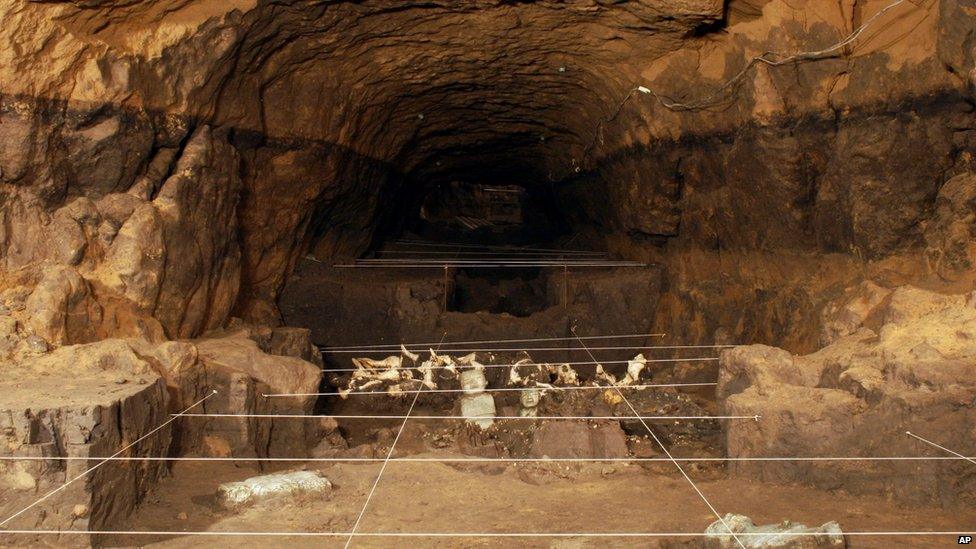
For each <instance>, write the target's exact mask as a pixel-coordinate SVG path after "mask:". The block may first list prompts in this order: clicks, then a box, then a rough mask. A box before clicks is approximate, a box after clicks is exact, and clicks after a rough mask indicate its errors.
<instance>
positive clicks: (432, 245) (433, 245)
mask: <svg viewBox="0 0 976 549" xmlns="http://www.w3.org/2000/svg"><path fill="white" fill-rule="evenodd" d="M394 244H401V245H405V246H419V247H421V248H460V249H477V250H520V251H530V252H566V253H574V254H601V253H605V252H598V251H592V250H560V249H559V248H533V247H528V246H504V245H497V244H496V245H492V244H464V243H460V242H428V241H425V240H418V239H412V240H398V241H396V242H395V243H394Z"/></svg>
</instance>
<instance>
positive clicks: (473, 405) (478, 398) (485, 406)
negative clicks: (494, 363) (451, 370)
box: [460, 363, 495, 429]
mask: <svg viewBox="0 0 976 549" xmlns="http://www.w3.org/2000/svg"><path fill="white" fill-rule="evenodd" d="M476 364H477V363H476ZM479 366H480V365H479ZM460 381H461V389H462V390H463V391H464V396H462V397H461V415H462V416H464V417H466V418H468V419H466V420H465V421H467V422H468V423H470V424H472V425H477V426H478V427H481V428H482V429H487V428H489V427H491V426H492V424H494V419H493V418H494V417H495V399H494V397H492V396H491V395H489V394H486V393H485V387H487V386H488V380H487V379H485V371H484V367H480V368H475V369H472V370H465V371H464V372H461V376H460Z"/></svg>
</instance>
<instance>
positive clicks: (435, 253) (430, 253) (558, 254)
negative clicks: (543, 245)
mask: <svg viewBox="0 0 976 549" xmlns="http://www.w3.org/2000/svg"><path fill="white" fill-rule="evenodd" d="M376 253H377V254H391V255H410V254H417V255H419V256H445V255H453V256H459V255H460V256H485V257H496V256H502V257H521V256H529V257H541V258H549V257H606V256H607V255H608V254H607V253H605V252H589V253H569V252H532V251H520V250H511V251H505V252H492V251H483V252H470V251H469V252H445V251H441V250H377V251H376ZM377 259H382V258H377Z"/></svg>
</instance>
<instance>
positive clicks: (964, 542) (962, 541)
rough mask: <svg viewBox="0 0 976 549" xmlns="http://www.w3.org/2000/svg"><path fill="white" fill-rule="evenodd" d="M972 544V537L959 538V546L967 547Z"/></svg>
mask: <svg viewBox="0 0 976 549" xmlns="http://www.w3.org/2000/svg"><path fill="white" fill-rule="evenodd" d="M972 542H973V536H959V545H969V544H970V543H972Z"/></svg>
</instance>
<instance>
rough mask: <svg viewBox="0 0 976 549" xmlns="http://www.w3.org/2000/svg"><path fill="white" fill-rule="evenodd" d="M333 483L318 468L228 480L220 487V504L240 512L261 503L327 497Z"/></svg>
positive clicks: (218, 491)
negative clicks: (315, 469) (240, 479)
mask: <svg viewBox="0 0 976 549" xmlns="http://www.w3.org/2000/svg"><path fill="white" fill-rule="evenodd" d="M331 490H332V483H331V482H329V479H327V478H325V475H323V474H322V473H321V472H319V471H295V472H291V473H276V474H272V475H263V476H259V477H251V478H249V479H246V480H243V481H240V482H226V483H224V484H221V485H220V486H219V487H218V488H217V505H218V506H219V507H221V508H222V509H225V510H229V511H237V510H240V509H243V508H245V507H248V506H251V505H256V504H260V503H268V502H275V503H280V502H281V500H284V499H288V498H296V497H300V496H301V497H308V496H314V497H320V498H321V497H326V496H327V495H328V494H329V492H330V491H331Z"/></svg>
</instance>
